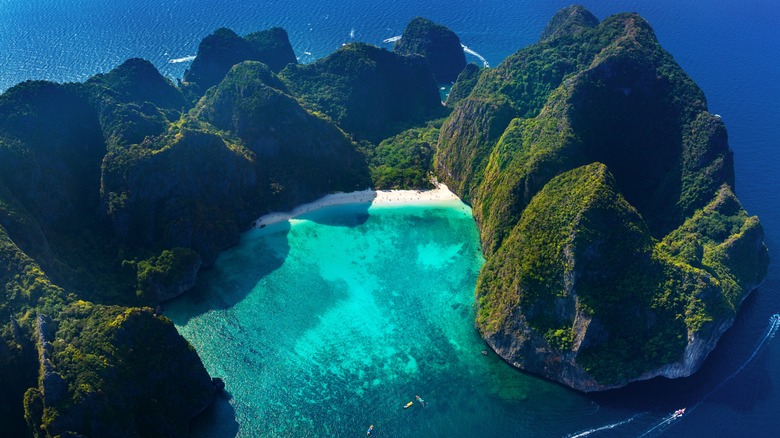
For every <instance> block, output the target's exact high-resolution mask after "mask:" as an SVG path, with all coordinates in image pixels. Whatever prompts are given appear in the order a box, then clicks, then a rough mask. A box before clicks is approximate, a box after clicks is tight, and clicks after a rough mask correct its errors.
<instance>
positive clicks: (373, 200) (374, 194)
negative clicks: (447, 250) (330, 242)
mask: <svg viewBox="0 0 780 438" xmlns="http://www.w3.org/2000/svg"><path fill="white" fill-rule="evenodd" d="M453 200H458V201H460V198H459V197H458V196H457V195H455V194H454V193H452V192H451V191H450V189H449V188H448V187H447V186H446V185H444V184H442V183H437V184H436V188H435V189H431V190H371V189H366V190H360V191H357V192H338V193H331V194H329V195H325V196H323V197H322V198H319V199H317V200H315V201H312V202H309V203H306V204H301V205H299V206H297V207H295V208H293V209H292V210H291V211H287V212H271V213H266V214H264V215H262V216H260V217H259V218H257V219H256V220H255V221H254V222H253V223H252V228H265V227H266V226H268V225H272V224H276V223H279V222H284V221H288V220H290V219H295V218H296V217H298V216H300V215H303V214H306V213H309V212H311V211H314V210H319V209H321V208H325V207H331V206H334V205H347V204H371V205H372V206H374V205H415V204H429V203H431V202H443V201H453Z"/></svg>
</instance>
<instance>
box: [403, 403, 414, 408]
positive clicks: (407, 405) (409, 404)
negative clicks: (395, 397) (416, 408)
mask: <svg viewBox="0 0 780 438" xmlns="http://www.w3.org/2000/svg"><path fill="white" fill-rule="evenodd" d="M413 404H414V402H409V403H407V404H406V405H405V406H404V409H408V408H409V407H410V406H412V405H413Z"/></svg>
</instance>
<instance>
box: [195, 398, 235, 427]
mask: <svg viewBox="0 0 780 438" xmlns="http://www.w3.org/2000/svg"><path fill="white" fill-rule="evenodd" d="M232 398H233V397H232V396H231V395H230V393H229V392H227V391H225V392H223V393H221V394H217V396H216V397H215V399H214V403H212V404H211V406H209V407H208V408H206V410H205V411H203V412H201V413H200V415H198V416H197V417H195V418H194V419H193V420H192V424H191V425H190V429H191V431H192V432H193V433H192V436H193V437H195V438H199V437H204V438H206V437H214V436H219V437H221V438H230V437H235V436H236V435H238V422H237V421H236V411H235V409H234V408H233V406H232V405H231V404H230V400H231V399H232Z"/></svg>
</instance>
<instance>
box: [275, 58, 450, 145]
mask: <svg viewBox="0 0 780 438" xmlns="http://www.w3.org/2000/svg"><path fill="white" fill-rule="evenodd" d="M280 77H281V79H282V80H283V81H284V83H285V84H286V85H287V87H288V88H289V89H290V91H292V92H293V93H294V94H295V95H296V96H299V97H300V99H301V100H302V101H303V102H304V103H305V105H306V106H307V108H309V109H310V110H312V111H313V112H315V113H323V114H326V115H327V116H328V117H329V118H330V119H331V120H333V121H334V122H335V123H336V124H337V125H338V126H339V127H341V128H342V129H343V130H344V131H346V132H348V133H350V134H352V135H354V136H355V137H356V138H357V139H360V140H363V139H365V140H368V141H370V142H372V143H379V142H380V141H381V140H383V139H385V138H387V137H389V136H391V135H394V134H397V133H399V132H401V131H403V130H405V129H406V128H409V127H411V126H414V125H418V124H422V123H424V122H426V121H427V120H431V119H434V118H438V117H441V116H442V115H443V111H444V109H443V108H442V105H441V100H440V98H439V91H438V88H437V86H436V80H435V79H434V78H433V76H432V74H431V71H430V69H429V67H428V65H427V63H426V62H425V60H424V59H422V58H420V57H408V56H401V55H398V54H395V53H393V52H389V51H387V50H384V49H380V48H378V47H374V46H370V45H368V44H363V43H352V44H348V45H346V46H343V47H341V48H340V49H339V50H337V51H336V52H335V53H333V54H331V55H329V56H327V57H325V58H323V59H320V60H318V61H316V62H314V63H312V64H306V65H290V66H288V67H287V68H285V69H284V70H282V72H281V73H280Z"/></svg>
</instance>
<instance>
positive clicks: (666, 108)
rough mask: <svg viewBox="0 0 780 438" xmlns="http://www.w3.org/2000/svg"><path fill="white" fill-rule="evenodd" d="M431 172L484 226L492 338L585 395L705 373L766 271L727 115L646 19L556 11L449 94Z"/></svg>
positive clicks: (511, 358)
mask: <svg viewBox="0 0 780 438" xmlns="http://www.w3.org/2000/svg"><path fill="white" fill-rule="evenodd" d="M435 166H436V168H437V171H438V174H439V176H440V178H441V179H443V180H444V181H445V182H446V183H447V184H448V185H449V186H450V187H452V188H454V189H455V190H456V191H457V193H459V194H461V195H462V196H464V197H465V198H466V199H468V200H469V201H470V202H471V203H472V205H473V211H474V216H475V218H476V219H477V222H478V225H479V228H480V235H481V238H482V244H483V249H484V251H485V254H486V256H487V263H486V265H485V267H484V268H483V270H482V272H481V273H480V278H479V282H478V286H477V297H478V315H479V316H478V320H477V325H478V327H479V329H480V331H481V333H482V334H483V336H484V337H485V338H486V340H487V341H488V342H489V343H490V344H491V346H493V347H494V348H495V349H496V351H497V352H498V353H499V354H500V355H501V356H502V357H503V358H504V359H506V360H507V361H508V362H510V363H512V364H514V365H516V366H518V367H520V368H522V369H525V370H527V371H530V372H533V373H536V374H540V375H542V376H545V377H547V378H550V379H552V380H556V381H559V382H562V383H564V384H566V385H568V386H571V387H573V388H576V389H579V390H583V391H594V390H603V389H607V388H614V387H619V386H622V385H625V384H626V383H628V382H631V381H634V380H641V379H648V378H651V377H654V376H667V377H680V376H686V375H690V374H691V373H693V372H695V371H696V370H697V369H698V367H699V366H701V364H702V362H703V361H704V359H705V358H706V356H707V354H709V352H710V351H712V349H713V348H714V346H715V343H716V342H717V339H718V338H719V337H720V335H721V334H722V333H723V331H724V330H725V329H726V328H728V327H729V326H730V325H731V323H732V322H733V318H734V315H735V314H736V311H737V310H738V308H739V304H740V303H741V301H742V300H743V299H744V297H745V296H746V295H747V294H748V293H749V292H750V291H751V290H752V289H753V288H755V287H756V285H758V283H759V282H760V281H761V279H763V276H764V275H765V274H766V269H767V265H768V255H767V250H766V247H765V246H764V244H763V242H762V241H763V232H762V230H761V227H760V224H759V223H758V220H757V218H751V217H749V216H748V215H747V213H745V211H744V210H743V209H742V208H741V206H740V205H739V202H738V201H737V200H736V197H735V196H734V194H733V184H734V171H733V164H732V156H731V151H730V150H729V148H728V141H727V136H726V131H725V128H724V126H723V123H722V121H721V120H720V119H719V118H717V117H715V116H712V115H711V114H709V113H708V112H707V107H706V101H705V99H704V96H703V93H702V92H701V90H700V89H699V88H698V87H696V85H695V84H694V83H693V82H692V81H691V80H690V78H688V77H687V76H686V75H685V73H684V72H683V71H682V70H681V69H680V67H679V66H678V65H677V64H676V63H675V62H674V60H673V59H672V58H671V56H670V55H669V54H668V53H666V52H665V51H664V50H663V49H662V48H661V47H660V45H659V44H658V42H657V40H656V39H655V35H654V34H653V31H652V29H651V28H650V26H649V25H648V24H647V23H646V22H645V21H644V20H643V19H642V18H641V17H639V16H637V15H635V14H618V15H615V16H612V17H609V18H607V19H606V20H604V22H602V23H598V22H597V21H596V20H595V19H594V18H593V17H592V15H590V13H588V12H587V11H585V10H584V9H582V8H581V7H573V8H567V9H564V10H563V11H561V12H560V13H559V14H557V15H556V16H555V17H554V18H553V20H552V21H551V23H550V25H548V28H547V29H546V30H545V33H544V35H543V38H542V40H541V41H540V43H539V44H536V45H534V46H531V47H528V48H525V49H522V50H520V51H519V52H517V53H516V54H514V55H512V56H510V57H509V58H507V60H506V61H505V62H504V63H502V64H501V65H499V66H498V67H497V68H495V69H489V70H485V71H484V72H483V73H482V74H480V75H479V78H478V79H477V81H476V84H475V85H474V86H473V88H472V90H471V93H470V94H469V95H468V96H467V97H465V98H462V99H461V100H459V101H458V102H457V103H455V104H454V109H453V113H452V115H451V116H450V117H449V118H448V119H447V120H446V121H445V122H444V124H443V126H442V129H441V132H440V135H439V143H438V150H437V153H436V157H435ZM712 230H718V231H717V232H715V233H712ZM727 248H728V249H727ZM737 248H739V249H737ZM726 253H731V254H736V253H739V254H740V256H739V257H736V256H726V255H725V254H726Z"/></svg>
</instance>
